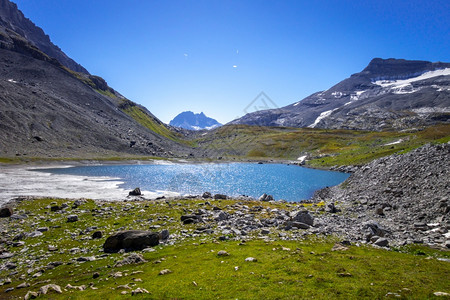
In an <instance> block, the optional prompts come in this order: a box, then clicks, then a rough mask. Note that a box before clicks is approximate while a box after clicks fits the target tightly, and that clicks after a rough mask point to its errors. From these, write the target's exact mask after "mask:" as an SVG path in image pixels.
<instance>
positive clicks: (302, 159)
mask: <svg viewBox="0 0 450 300" xmlns="http://www.w3.org/2000/svg"><path fill="white" fill-rule="evenodd" d="M306 157H307V155H303V156H300V157H299V158H297V160H298V161H299V162H304V161H305V159H306Z"/></svg>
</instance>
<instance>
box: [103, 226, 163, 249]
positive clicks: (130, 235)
mask: <svg viewBox="0 0 450 300" xmlns="http://www.w3.org/2000/svg"><path fill="white" fill-rule="evenodd" d="M158 244H159V234H158V233H155V232H151V231H144V230H126V231H120V232H117V233H115V234H113V235H111V236H109V237H108V238H107V239H106V241H105V243H104V244H103V249H104V251H105V252H108V253H114V252H118V251H119V250H121V249H124V250H125V251H133V250H142V249H144V248H146V247H153V246H156V245H158Z"/></svg>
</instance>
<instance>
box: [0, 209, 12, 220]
mask: <svg viewBox="0 0 450 300" xmlns="http://www.w3.org/2000/svg"><path fill="white" fill-rule="evenodd" d="M12 214H13V210H12V208H11V207H3V208H1V209H0V218H7V217H10V216H11V215H12Z"/></svg>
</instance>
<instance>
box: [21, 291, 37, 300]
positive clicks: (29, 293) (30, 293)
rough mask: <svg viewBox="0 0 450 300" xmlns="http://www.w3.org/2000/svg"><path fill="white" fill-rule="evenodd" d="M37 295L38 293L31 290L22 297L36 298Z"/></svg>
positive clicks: (25, 299)
mask: <svg viewBox="0 0 450 300" xmlns="http://www.w3.org/2000/svg"><path fill="white" fill-rule="evenodd" d="M38 296H39V294H38V293H36V292H32V291H28V292H27V294H26V295H25V297H24V298H23V299H24V300H29V299H36V298H37V297H38Z"/></svg>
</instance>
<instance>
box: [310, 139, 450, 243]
mask: <svg viewBox="0 0 450 300" xmlns="http://www.w3.org/2000/svg"><path fill="white" fill-rule="evenodd" d="M449 178H450V144H448V143H447V144H441V145H426V146H423V147H421V148H418V149H416V150H413V151H411V152H409V153H406V154H403V155H392V156H388V157H384V158H380V159H377V160H375V161H373V162H371V163H369V164H367V165H365V166H363V167H361V168H360V169H359V170H358V171H356V172H355V173H353V174H352V175H351V177H350V178H349V179H348V180H347V181H346V182H345V183H344V184H342V185H340V186H337V187H333V188H328V189H326V190H322V191H321V192H319V193H316V196H315V198H314V200H315V201H316V202H319V201H324V202H325V203H339V204H338V207H339V208H341V209H342V212H341V213H338V214H325V215H324V216H322V217H320V218H319V219H320V224H321V228H322V229H321V230H322V231H324V232H326V231H327V230H329V231H330V232H334V233H339V234H342V235H344V236H346V237H347V238H350V239H354V240H364V241H368V242H373V243H375V244H377V243H385V242H381V241H380V242H377V241H376V240H374V237H377V239H378V238H381V237H386V238H387V239H388V240H393V241H394V242H395V243H396V244H400V245H402V244H407V243H426V244H437V245H444V244H445V243H446V241H447V240H450V235H449V229H450V214H449V213H450V181H449Z"/></svg>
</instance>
